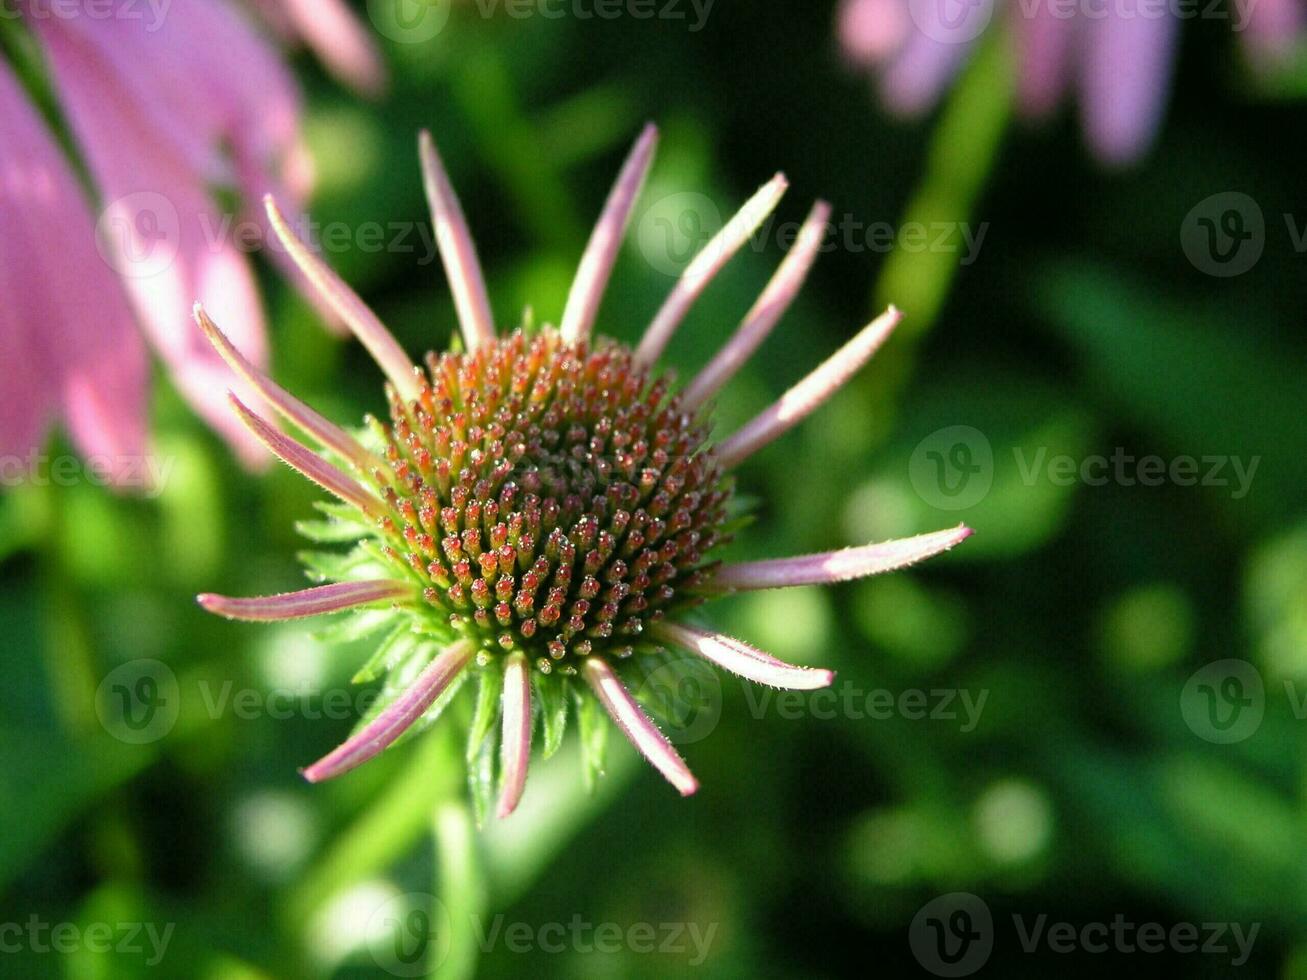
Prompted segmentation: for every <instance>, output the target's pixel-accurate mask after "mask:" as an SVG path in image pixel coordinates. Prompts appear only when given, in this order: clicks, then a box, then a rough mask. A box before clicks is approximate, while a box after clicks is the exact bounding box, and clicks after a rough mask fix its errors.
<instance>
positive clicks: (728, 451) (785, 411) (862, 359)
mask: <svg viewBox="0 0 1307 980" xmlns="http://www.w3.org/2000/svg"><path fill="white" fill-rule="evenodd" d="M901 319H903V315H902V314H901V313H900V312H899V311H898V310H896V309H895V308H894V307H892V306H891V307H890V308H889V309H888V310H886V311H885V312H884V313H882V314H881V315H880V316H878V317H877V318H876V319H875V320H873V321H871V323H869V324H867V326H865V327H863V329H862V331H861V332H860V333H859V334H858V335H857V336H856V337H854V338H853V339H852V340H850V341H849V342H848V343H847V344H845V345H844V346H843V347H841V348H840V349H839V350H838V351H836V352H835V353H834V354H832V355H831V356H830V357H829V358H827V359H826V361H825V362H823V363H822V365H821V366H820V367H819V368H817V369H816V370H815V371H813V372H812V373H811V374H809V375H808V376H807V377H806V378H804V379H803V380H802V381H800V382H799V383H798V384H796V385H795V386H794V387H793V388H791V389H790V390H789V391H787V392H786V393H785V394H784V395H782V396H781V399H780V401H778V402H776V403H775V404H774V405H772V407H771V408H768V409H765V410H764V411H762V412H760V413H759V414H758V415H756V416H754V418H753V419H752V420H751V421H749V422H747V423H746V424H745V425H744V427H743V428H741V429H740V430H739V431H738V432H736V433H735V434H734V435H732V436H731V437H730V438H728V439H727V440H725V441H724V442H722V443H720V444H719V445H718V447H717V455H718V458H719V459H720V460H721V463H722V465H723V466H725V467H731V466H734V465H736V464H737V463H739V462H740V461H741V460H742V459H745V458H746V457H748V456H749V455H751V454H752V453H755V452H757V451H758V450H759V449H761V448H762V447H763V446H765V445H767V443H769V442H771V441H772V440H773V439H775V438H776V437H777V436H779V435H781V434H782V433H784V432H787V431H788V430H789V429H790V428H792V427H793V426H795V425H797V424H798V423H799V422H800V421H802V420H803V419H804V418H806V417H807V416H808V415H809V414H810V413H811V412H812V411H813V410H814V409H816V408H817V407H818V406H819V405H821V404H822V402H824V401H825V400H826V399H827V398H829V397H830V396H831V395H833V394H834V393H835V392H836V391H838V390H839V389H840V388H841V387H843V385H844V383H845V382H846V381H848V380H849V378H851V377H853V375H854V374H856V373H857V371H858V370H859V369H860V368H861V367H862V365H864V364H866V363H867V361H868V360H869V359H870V358H871V355H872V354H874V353H876V350H877V349H878V348H879V347H880V345H881V344H882V343H884V342H885V338H886V337H888V336H889V335H890V332H891V331H892V330H893V329H894V328H895V327H896V326H898V323H899V321H900V320H901Z"/></svg>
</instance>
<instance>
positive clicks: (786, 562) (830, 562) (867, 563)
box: [713, 526, 974, 589]
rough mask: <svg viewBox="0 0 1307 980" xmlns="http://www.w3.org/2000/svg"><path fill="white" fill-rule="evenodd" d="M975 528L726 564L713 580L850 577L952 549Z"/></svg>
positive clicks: (743, 585)
mask: <svg viewBox="0 0 1307 980" xmlns="http://www.w3.org/2000/svg"><path fill="white" fill-rule="evenodd" d="M973 533H974V532H973V531H972V530H971V528H969V527H964V526H958V527H955V528H949V529H948V530H946V531H932V532H931V533H929V534H918V535H917V536H916V537H912V538H900V539H899V540H897V541H882V542H880V543H879V544H868V545H863V546H862V547H859V548H844V549H841V550H840V551H823V552H821V553H819V554H815V555H801V556H799V557H797V558H773V559H771V560H769V561H750V562H742V563H741V564H738V565H726V566H724V567H722V568H721V569H719V570H718V572H717V574H716V575H714V576H713V584H714V585H715V586H718V587H720V588H723V589H781V588H787V587H789V586H792V585H829V584H831V583H832V582H847V581H848V580H849V579H855V578H863V577H864V576H867V575H878V574H880V573H881V572H892V571H895V570H897V569H900V568H906V567H907V566H909V565H915V564H916V563H917V562H919V561H923V560H924V559H926V558H930V557H931V556H933V555H938V554H940V553H942V552H945V551H948V550H949V549H950V548H952V547H954V546H955V545H957V544H960V543H961V542H963V541H965V540H966V539H967V538H969V537H971V535H972V534H973Z"/></svg>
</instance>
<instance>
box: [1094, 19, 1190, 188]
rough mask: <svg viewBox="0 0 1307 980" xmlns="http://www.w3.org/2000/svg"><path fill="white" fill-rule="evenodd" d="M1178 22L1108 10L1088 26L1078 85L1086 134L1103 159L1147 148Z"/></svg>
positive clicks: (1112, 160)
mask: <svg viewBox="0 0 1307 980" xmlns="http://www.w3.org/2000/svg"><path fill="white" fill-rule="evenodd" d="M1178 31H1179V21H1178V20H1177V19H1176V17H1174V16H1173V15H1172V14H1171V13H1170V12H1165V13H1164V15H1163V16H1160V17H1147V16H1139V15H1130V16H1127V15H1126V14H1125V13H1124V12H1122V11H1120V10H1117V9H1112V10H1110V11H1109V13H1108V15H1107V16H1106V17H1103V18H1099V19H1097V20H1094V21H1093V22H1092V23H1091V24H1089V25H1088V28H1087V30H1086V36H1085V52H1084V64H1083V67H1082V76H1081V80H1080V84H1081V115H1082V116H1083V118H1084V127H1085V134H1086V138H1087V139H1088V140H1089V145H1090V147H1091V148H1092V149H1093V150H1094V153H1095V154H1096V155H1097V156H1098V157H1099V159H1100V160H1102V161H1103V162H1104V163H1109V164H1125V163H1129V162H1130V161H1132V160H1135V159H1137V158H1138V157H1139V156H1140V155H1142V154H1143V152H1144V151H1145V150H1147V149H1148V146H1149V144H1151V143H1152V141H1153V137H1154V135H1155V134H1156V132H1157V127H1158V125H1159V123H1160V122H1161V118H1162V110H1163V108H1164V107H1165V105H1166V97H1167V93H1168V91H1169V89H1170V87H1171V86H1170V82H1171V62H1172V60H1173V59H1174V56H1175V43H1176V35H1177V33H1178Z"/></svg>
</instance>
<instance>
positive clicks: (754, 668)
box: [653, 622, 835, 691]
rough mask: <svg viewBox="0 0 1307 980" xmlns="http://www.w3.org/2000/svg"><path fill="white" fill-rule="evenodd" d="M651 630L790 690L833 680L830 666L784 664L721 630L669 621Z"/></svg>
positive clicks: (810, 688) (751, 676)
mask: <svg viewBox="0 0 1307 980" xmlns="http://www.w3.org/2000/svg"><path fill="white" fill-rule="evenodd" d="M653 632H654V635H656V636H658V637H660V638H662V639H664V640H666V641H667V642H668V643H674V644H676V645H677V646H679V647H684V648H685V649H687V650H692V651H693V652H695V653H697V654H699V656H701V657H703V658H704V659H705V660H709V661H711V662H713V663H715V664H716V665H717V666H718V667H721V668H723V669H725V670H729V671H730V672H731V673H732V674H738V675H740V676H741V677H743V678H744V679H745V680H750V681H756V682H757V683H759V684H767V685H769V686H771V687H783V688H786V689H788V690H791V691H815V690H817V689H818V688H821V687H830V685H831V682H832V681H834V680H835V675H834V673H832V672H831V671H829V670H821V669H817V668H812V667H796V666H795V665H794V664H787V663H786V662H785V661H783V660H777V659H776V658H775V657H773V656H772V655H771V654H769V653H764V652H763V651H761V650H759V649H758V648H757V647H751V646H749V644H747V643H744V642H743V641H741V640H737V639H735V638H733V637H730V636H726V635H725V634H723V633H709V632H707V631H705V630H701V629H695V628H694V627H693V626H683V625H679V624H677V623H668V622H661V623H657V624H655V626H654V627H653Z"/></svg>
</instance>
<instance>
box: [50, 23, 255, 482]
mask: <svg viewBox="0 0 1307 980" xmlns="http://www.w3.org/2000/svg"><path fill="white" fill-rule="evenodd" d="M67 25H68V19H67V18H49V19H40V20H37V21H34V22H33V26H34V29H35V31H36V33H37V35H38V37H39V38H40V39H41V41H42V42H43V44H44V47H45V51H46V53H47V55H48V57H49V63H50V67H51V70H52V74H53V79H54V83H55V88H56V90H57V91H58V94H59V96H60V101H61V104H62V106H63V108H64V110H65V111H66V114H67V116H68V119H69V121H70V123H71V125H72V128H73V131H74V133H75V135H76V136H77V137H78V141H79V144H80V146H81V148H82V150H83V151H84V153H85V157H86V160H87V163H88V164H89V166H90V169H91V173H92V175H93V176H94V177H95V179H96V183H97V184H98V185H99V188H100V190H101V192H102V194H103V196H104V198H105V199H106V200H107V201H108V202H109V206H108V208H107V209H106V211H105V213H104V215H103V216H102V218H101V221H100V226H99V227H100V230H101V231H102V232H103V235H102V238H101V241H100V245H101V251H102V254H103V255H104V256H105V260H106V261H108V262H110V263H111V264H112V266H113V267H114V269H115V270H116V271H118V272H119V274H120V275H121V276H122V279H123V282H124V284H125V285H126V287H127V291H128V294H129V296H130V298H131V300H132V302H133V304H134V305H135V307H136V310H137V313H138V316H139V318H140V321H141V324H142V326H143V327H144V328H145V330H146V333H147V335H148V336H149V338H150V340H151V341H152V342H153V344H154V346H155V347H156V349H157V350H158V351H159V353H160V355H161V356H162V357H163V359H164V361H165V362H166V364H167V365H168V367H169V369H170V371H171V373H172V377H173V380H174V382H175V383H176V384H177V386H178V388H179V389H180V390H181V392H182V393H183V394H184V395H185V396H186V398H187V399H188V400H189V401H190V402H191V404H192V405H193V406H195V408H196V410H197V411H199V412H200V414H202V415H204V416H205V417H206V419H207V420H208V422H209V423H210V424H211V425H213V426H214V427H215V428H216V429H218V430H219V431H220V432H222V433H223V434H224V435H225V436H226V437H227V438H228V439H229V440H230V441H231V442H232V444H233V446H234V447H235V448H236V449H237V451H238V452H240V453H241V454H242V456H243V458H244V459H245V460H246V461H247V462H249V463H250V464H252V465H253V464H257V463H261V462H262V460H263V455H262V453H260V452H259V451H258V450H257V447H256V445H255V443H254V442H253V440H251V439H250V438H249V435H248V434H247V433H245V432H244V431H243V430H242V428H241V426H240V425H238V424H236V422H235V420H233V419H232V418H231V416H230V415H229V414H228V413H227V411H226V410H225V407H224V406H223V404H222V396H223V391H224V389H225V388H226V387H227V386H228V383H229V381H230V372H229V371H228V369H227V367H226V365H224V364H223V363H222V360H221V359H220V358H219V357H218V355H217V353H216V352H215V351H213V349H212V348H211V347H210V346H209V345H208V343H206V342H205V340H204V338H203V336H202V335H201V334H200V332H199V330H198V329H196V327H195V325H194V323H192V321H191V318H190V310H191V306H192V304H193V303H194V302H195V301H196V299H197V298H198V299H200V300H201V301H202V302H203V303H204V305H205V307H206V308H207V309H208V310H210V311H211V312H213V313H214V314H215V315H216V316H218V317H219V318H220V319H222V320H223V321H224V322H226V323H228V324H229V325H231V329H232V331H233V335H232V339H233V341H234V342H235V343H236V344H237V346H238V347H240V349H241V350H242V351H244V352H245V355H246V356H247V357H249V358H250V360H251V361H252V362H254V363H256V364H258V363H262V362H263V361H264V358H265V351H264V332H263V315H262V312H261V310H260V306H259V300H258V294H257V292H256V289H255V284H254V278H253V275H252V274H251V271H250V267H249V263H248V261H247V259H246V257H245V256H244V255H243V254H242V253H241V252H240V251H239V250H238V249H237V248H236V247H235V244H234V242H232V241H231V240H230V236H227V235H223V234H221V233H220V222H219V219H218V218H217V209H216V208H215V206H214V203H213V201H211V200H210V198H209V196H208V193H207V191H206V189H205V187H204V184H203V181H202V180H201V179H200V178H199V177H198V176H197V175H196V174H195V173H194V171H193V170H192V169H191V168H190V166H189V165H188V162H187V161H186V160H185V158H184V157H182V156H181V155H179V154H178V153H177V152H176V151H175V149H174V148H173V147H172V146H171V145H170V144H169V142H168V141H167V140H166V139H164V138H162V137H161V135H160V133H159V132H158V130H157V128H156V127H155V126H154V124H153V122H152V121H151V119H150V118H149V117H148V115H146V114H145V113H143V112H142V111H141V110H140V109H139V107H137V106H136V105H135V103H134V102H132V101H131V100H130V99H125V98H122V97H121V83H120V79H119V78H118V76H117V75H116V74H115V72H114V70H113V68H112V66H110V65H108V64H107V63H106V62H105V60H104V58H103V57H102V56H101V55H100V53H99V52H98V51H97V50H96V49H95V48H94V47H93V46H91V45H89V44H87V43H85V42H84V41H83V40H81V39H80V38H79V36H78V35H77V33H76V32H75V31H73V30H72V29H71V28H69V27H68V26H67ZM241 387H242V389H243V386H241Z"/></svg>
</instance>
